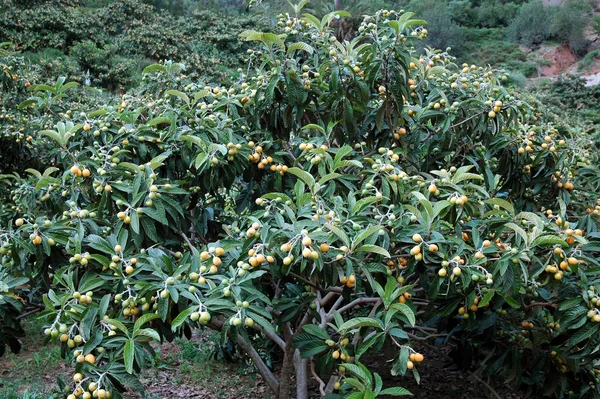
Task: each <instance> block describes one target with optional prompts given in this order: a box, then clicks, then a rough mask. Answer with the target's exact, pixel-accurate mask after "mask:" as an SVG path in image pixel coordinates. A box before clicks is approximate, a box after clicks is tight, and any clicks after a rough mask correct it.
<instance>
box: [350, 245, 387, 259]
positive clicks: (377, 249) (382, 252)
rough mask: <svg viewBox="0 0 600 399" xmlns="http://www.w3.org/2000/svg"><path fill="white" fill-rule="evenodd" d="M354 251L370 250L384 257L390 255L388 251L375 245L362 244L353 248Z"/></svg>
mask: <svg viewBox="0 0 600 399" xmlns="http://www.w3.org/2000/svg"><path fill="white" fill-rule="evenodd" d="M354 252H355V253H356V252H372V253H375V254H378V255H381V256H384V257H386V258H391V257H392V256H391V255H390V253H389V252H388V251H386V250H385V249H384V248H381V247H379V246H377V245H363V246H361V247H359V248H357V249H355V250H354Z"/></svg>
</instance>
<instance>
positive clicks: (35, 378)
mask: <svg viewBox="0 0 600 399" xmlns="http://www.w3.org/2000/svg"><path fill="white" fill-rule="evenodd" d="M24 327H25V331H26V336H27V339H26V340H25V341H24V343H23V348H22V350H21V352H20V353H19V354H16V355H15V354H13V353H9V354H5V355H4V356H3V357H2V359H1V362H2V366H1V367H0V372H1V373H0V375H2V377H0V399H39V398H48V397H50V395H51V388H52V387H49V386H48V383H47V382H45V381H44V380H43V379H42V378H40V377H41V376H44V375H47V374H48V370H59V369H60V365H61V364H62V359H61V358H60V348H59V347H58V346H52V345H49V346H46V347H45V346H43V344H42V341H43V337H42V334H41V331H42V329H41V324H40V322H38V321H35V320H34V321H28V322H26V323H24Z"/></svg>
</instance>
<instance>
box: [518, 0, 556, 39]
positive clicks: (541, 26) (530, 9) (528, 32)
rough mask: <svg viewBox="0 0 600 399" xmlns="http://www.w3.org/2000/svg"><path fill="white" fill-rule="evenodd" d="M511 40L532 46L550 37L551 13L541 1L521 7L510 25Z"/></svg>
mask: <svg viewBox="0 0 600 399" xmlns="http://www.w3.org/2000/svg"><path fill="white" fill-rule="evenodd" d="M508 36H509V38H510V39H511V40H513V41H516V42H519V43H522V44H525V45H526V46H532V45H534V44H539V43H541V42H543V41H544V40H546V39H548V38H549V37H550V15H549V12H548V9H547V8H546V7H544V5H543V4H542V2H541V1H532V2H531V3H527V4H524V5H523V6H522V7H521V12H520V13H519V15H517V17H516V18H515V19H514V21H513V22H512V24H511V25H510V26H509V30H508Z"/></svg>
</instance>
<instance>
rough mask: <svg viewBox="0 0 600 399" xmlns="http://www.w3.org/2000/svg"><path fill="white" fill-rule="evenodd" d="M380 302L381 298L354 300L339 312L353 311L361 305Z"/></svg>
mask: <svg viewBox="0 0 600 399" xmlns="http://www.w3.org/2000/svg"><path fill="white" fill-rule="evenodd" d="M379 300H380V299H379V298H357V299H355V300H353V301H352V302H350V303H349V304H347V305H344V306H342V307H341V308H340V310H338V312H340V313H344V312H345V311H347V310H349V309H352V308H353V307H355V306H358V305H361V304H363V303H376V302H377V301H379Z"/></svg>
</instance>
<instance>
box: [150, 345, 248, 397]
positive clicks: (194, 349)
mask: <svg viewBox="0 0 600 399" xmlns="http://www.w3.org/2000/svg"><path fill="white" fill-rule="evenodd" d="M217 342H218V334H217V333H212V334H210V335H205V336H202V342H200V341H198V340H191V341H190V340H187V339H176V340H175V341H174V344H175V346H176V348H175V350H172V349H171V350H169V351H168V352H167V353H163V354H162V356H161V361H160V363H159V364H158V369H159V370H160V369H162V370H164V371H170V372H172V373H173V375H172V379H171V383H172V384H176V385H178V384H189V385H192V386H201V387H202V386H204V387H206V388H208V389H210V391H211V392H212V393H213V394H214V395H215V396H216V397H217V398H233V397H235V398H241V397H248V394H249V392H251V391H252V387H254V386H255V384H256V380H257V378H258V377H257V375H256V373H255V370H254V367H253V366H252V365H250V364H247V363H246V362H245V361H244V360H242V359H239V358H237V359H236V361H235V362H234V363H230V362H226V361H225V360H222V359H221V358H220V357H219V356H218V355H217V356H215V354H218V353H219V346H218V343H217ZM161 350H162V349H161ZM215 357H216V359H215ZM207 381H210V384H208V385H207Z"/></svg>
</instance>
